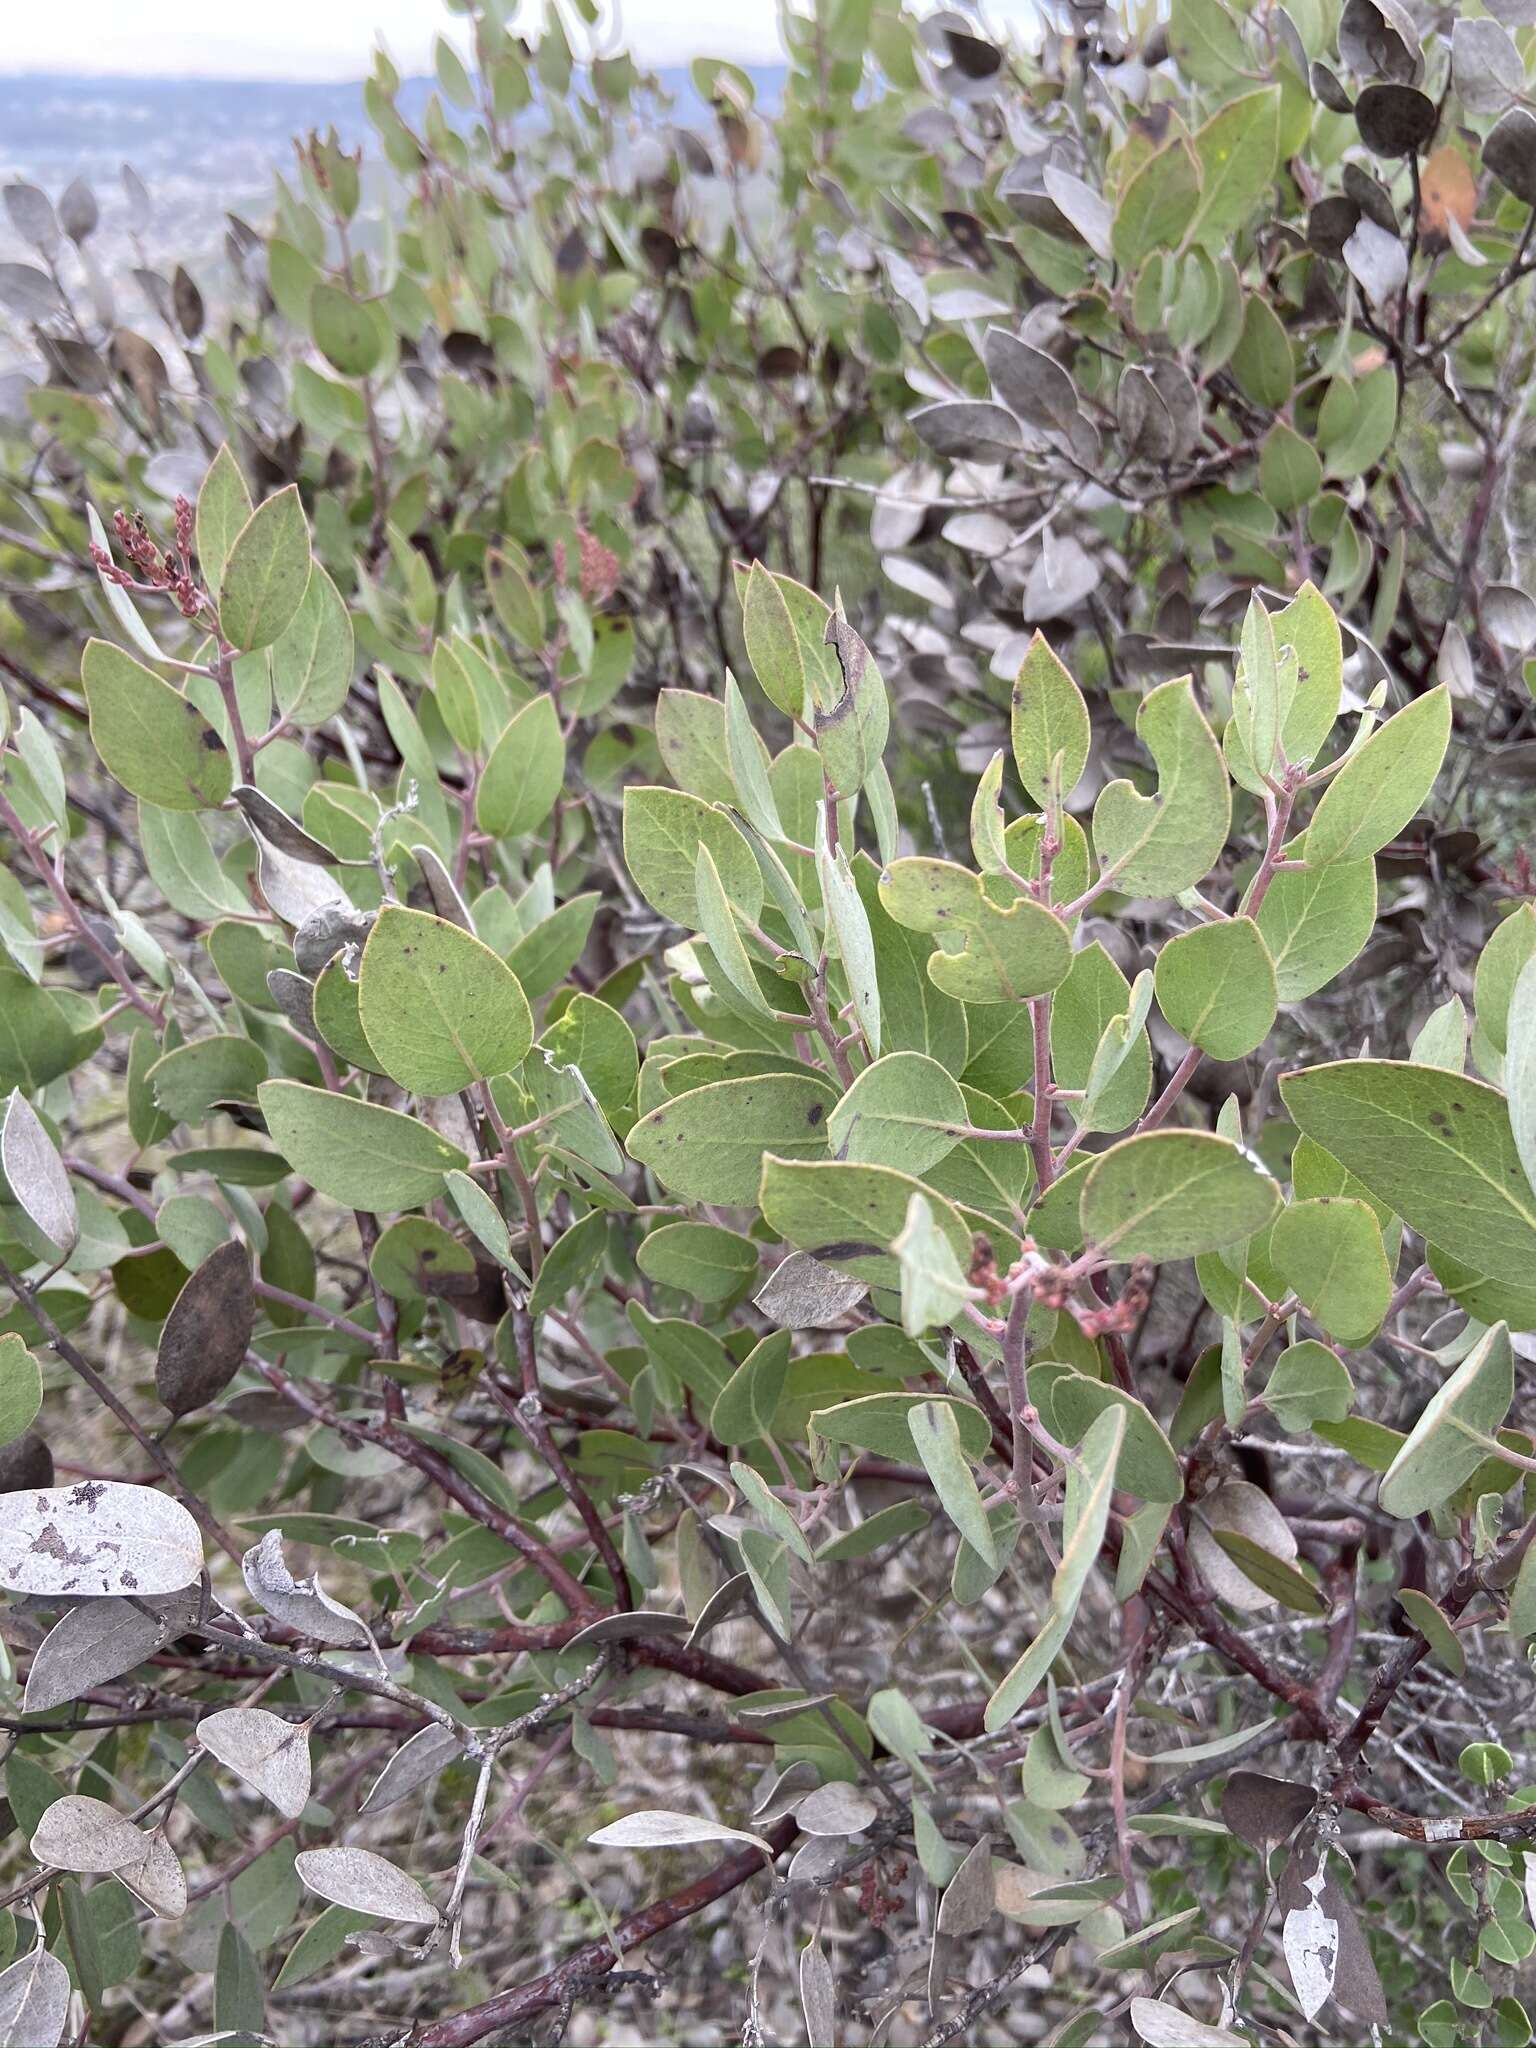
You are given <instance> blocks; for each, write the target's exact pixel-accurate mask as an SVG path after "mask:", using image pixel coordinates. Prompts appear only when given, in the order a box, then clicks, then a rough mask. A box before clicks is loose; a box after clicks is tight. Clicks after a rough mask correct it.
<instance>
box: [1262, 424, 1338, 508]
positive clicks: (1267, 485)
mask: <svg viewBox="0 0 1536 2048" xmlns="http://www.w3.org/2000/svg"><path fill="white" fill-rule="evenodd" d="M1322 487H1323V465H1322V460H1321V458H1320V457H1319V455H1318V452H1317V450H1316V449H1315V448H1314V447H1313V446H1312V443H1311V442H1310V441H1304V440H1303V439H1302V438H1301V436H1300V434H1298V433H1297V431H1296V429H1295V428H1294V427H1292V426H1288V425H1287V424H1286V422H1285V421H1284V420H1276V422H1275V424H1274V425H1273V426H1272V427H1271V428H1270V430H1269V432H1268V433H1267V434H1266V435H1265V437H1264V446H1263V447H1262V448H1261V449H1260V450H1259V489H1260V490H1261V491H1262V492H1263V493H1264V497H1265V499H1266V501H1267V502H1268V503H1269V504H1271V505H1272V506H1273V507H1274V508H1275V510H1276V511H1277V512H1280V513H1286V512H1294V511H1296V510H1297V509H1298V508H1299V507H1300V506H1303V505H1310V504H1311V502H1312V500H1313V499H1314V498H1315V497H1316V496H1317V494H1318V492H1319V491H1320V490H1321V489H1322Z"/></svg>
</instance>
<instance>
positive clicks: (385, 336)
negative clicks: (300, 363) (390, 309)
mask: <svg viewBox="0 0 1536 2048" xmlns="http://www.w3.org/2000/svg"><path fill="white" fill-rule="evenodd" d="M309 331H310V333H311V334H312V335H313V336H314V337H315V346H316V347H317V348H318V349H319V351H320V353H321V355H323V356H324V357H325V359H326V361H327V362H328V363H329V364H330V365H331V368H332V369H333V370H340V372H341V374H342V375H343V376H344V377H367V376H369V375H370V374H371V373H372V372H373V371H374V370H376V369H377V368H378V367H379V364H380V363H381V362H382V361H383V360H384V351H385V349H386V348H387V346H388V343H389V323H388V316H387V315H386V313H385V311H384V308H383V305H382V303H381V301H379V300H377V299H354V298H353V296H352V294H351V293H350V292H348V291H343V290H342V289H341V287H340V286H339V285H334V284H317V285H316V286H315V288H314V290H313V291H312V292H311V293H310V297H309Z"/></svg>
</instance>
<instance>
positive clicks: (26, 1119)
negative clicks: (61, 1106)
mask: <svg viewBox="0 0 1536 2048" xmlns="http://www.w3.org/2000/svg"><path fill="white" fill-rule="evenodd" d="M0 1172H3V1174H4V1176H5V1182H6V1185H7V1186H8V1187H9V1189H10V1191H11V1200H12V1201H13V1202H14V1203H15V1204H16V1206H17V1207H18V1208H19V1209H20V1210H21V1211H22V1213H23V1215H24V1216H25V1217H26V1218H27V1220H28V1222H29V1223H31V1224H32V1225H33V1226H34V1227H35V1228H36V1229H38V1230H40V1231H41V1232H42V1234H43V1236H44V1237H45V1238H46V1239H47V1241H48V1243H49V1244H51V1245H52V1246H53V1248H54V1251H55V1252H56V1253H57V1255H58V1257H59V1258H60V1259H64V1258H67V1257H68V1256H69V1254H70V1253H71V1252H72V1251H73V1250H74V1248H75V1246H76V1245H77V1244H78V1243H79V1241H80V1217H79V1212H78V1211H77V1209H76V1207H75V1192H74V1189H73V1188H72V1187H71V1186H70V1184H69V1175H68V1174H67V1173H66V1172H65V1171H64V1162H63V1161H62V1160H61V1159H60V1157H59V1155H58V1152H57V1150H56V1149H55V1147H54V1143H53V1140H52V1138H50V1137H49V1135H48V1133H47V1131H46V1130H45V1129H44V1127H43V1120H42V1118H41V1117H40V1116H39V1115H38V1113H37V1111H36V1110H35V1109H34V1108H33V1107H32V1105H31V1103H30V1102H28V1100H27V1098H26V1097H25V1095H23V1094H22V1092H21V1090H20V1089H19V1088H13V1089H12V1090H11V1094H10V1099H9V1100H8V1101H7V1103H6V1105H5V1116H4V1120H3V1122H0Z"/></svg>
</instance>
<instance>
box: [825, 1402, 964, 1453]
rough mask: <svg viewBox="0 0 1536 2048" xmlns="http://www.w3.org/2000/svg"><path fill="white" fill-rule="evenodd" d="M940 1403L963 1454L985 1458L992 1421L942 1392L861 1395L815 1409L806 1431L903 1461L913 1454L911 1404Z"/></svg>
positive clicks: (935, 1404) (914, 1406)
mask: <svg viewBox="0 0 1536 2048" xmlns="http://www.w3.org/2000/svg"><path fill="white" fill-rule="evenodd" d="M940 1403H942V1405H943V1406H944V1407H946V1408H948V1409H949V1410H950V1411H951V1413H952V1414H953V1416H954V1419H955V1426H956V1429H957V1432H958V1434H959V1438H960V1448H961V1450H962V1451H963V1452H964V1454H965V1456H966V1457H968V1458H972V1459H975V1458H981V1457H984V1456H985V1455H986V1451H987V1447H988V1445H989V1444H990V1443H991V1441H992V1426H991V1424H990V1423H989V1422H988V1421H987V1418H986V1416H985V1415H983V1414H982V1412H981V1410H980V1409H979V1408H978V1407H976V1406H975V1404H974V1403H973V1402H970V1401H960V1400H956V1399H954V1398H952V1397H951V1396H949V1395H947V1394H946V1395H941V1396H936V1397H931V1398H925V1396H923V1395H922V1394H865V1395H863V1396H862V1397H861V1398H860V1399H859V1400H857V1401H841V1402H839V1403H838V1404H837V1405H836V1406H835V1407H832V1408H818V1409H817V1410H816V1411H815V1412H814V1414H813V1415H812V1416H811V1419H810V1425H809V1427H810V1432H811V1434H812V1435H813V1436H818V1437H820V1438H821V1439H822V1441H823V1442H825V1443H829V1444H847V1445H849V1446H850V1447H851V1448H853V1449H855V1450H861V1451H868V1452H870V1453H871V1455H872V1456H874V1457H877V1458H889V1459H890V1460H892V1462H893V1463H897V1464H906V1463H908V1462H909V1461H910V1459H911V1456H912V1432H911V1430H910V1428H909V1427H908V1417H909V1416H910V1415H911V1413H912V1411H913V1409H914V1408H921V1407H924V1406H937V1405H940Z"/></svg>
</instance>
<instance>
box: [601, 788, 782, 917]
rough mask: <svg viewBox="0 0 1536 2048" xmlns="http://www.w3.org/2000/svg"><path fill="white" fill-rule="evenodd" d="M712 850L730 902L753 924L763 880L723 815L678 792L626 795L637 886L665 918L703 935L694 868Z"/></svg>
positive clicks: (629, 852)
mask: <svg viewBox="0 0 1536 2048" xmlns="http://www.w3.org/2000/svg"><path fill="white" fill-rule="evenodd" d="M701 845H702V846H707V847H708V848H709V853H710V858H711V859H712V860H713V861H714V864H715V867H716V870H717V871H718V873H719V876H720V881H721V884H722V886H723V887H724V890H725V893H726V895H727V897H728V898H729V899H730V901H731V903H732V904H733V905H734V906H735V908H736V909H737V910H739V911H740V912H741V914H742V916H743V917H746V918H749V919H751V920H752V921H753V922H754V923H755V922H756V920H757V917H758V914H759V912H760V911H761V910H762V907H763V877H762V872H761V870H760V869H759V867H758V865H757V860H756V857H755V856H754V854H753V852H752V849H751V847H750V846H749V845H748V844H747V842H746V840H745V839H744V838H743V837H742V836H741V834H740V832H738V831H737V829H736V827H735V826H734V825H733V824H732V822H731V820H730V819H729V818H728V817H727V816H726V815H725V813H724V811H717V810H715V809H713V808H712V807H711V806H710V805H709V804H706V803H703V802H701V801H700V799H699V798H698V797H696V796H689V795H688V794H687V793H686V792H685V791H683V790H679V789H661V788H640V787H636V786H634V785H631V786H630V787H629V788H628V789H626V790H625V792H624V860H625V865H626V866H627V867H628V869H629V872H630V875H631V877H632V878H633V880H634V884H635V887H636V888H637V889H638V890H639V891H640V893H641V895H642V896H644V898H645V900H646V901H647V902H648V903H649V904H650V905H651V906H652V907H653V908H654V909H655V910H657V911H659V912H660V914H661V915H662V916H663V917H670V918H671V919H672V920H673V922H674V923H676V924H680V925H683V926H684V927H685V928H686V929H687V930H688V931H691V932H696V931H698V930H699V905H698V897H697V894H696V892H695V889H694V880H693V876H694V863H695V860H696V858H697V854H698V849H699V847H700V846H701Z"/></svg>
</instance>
